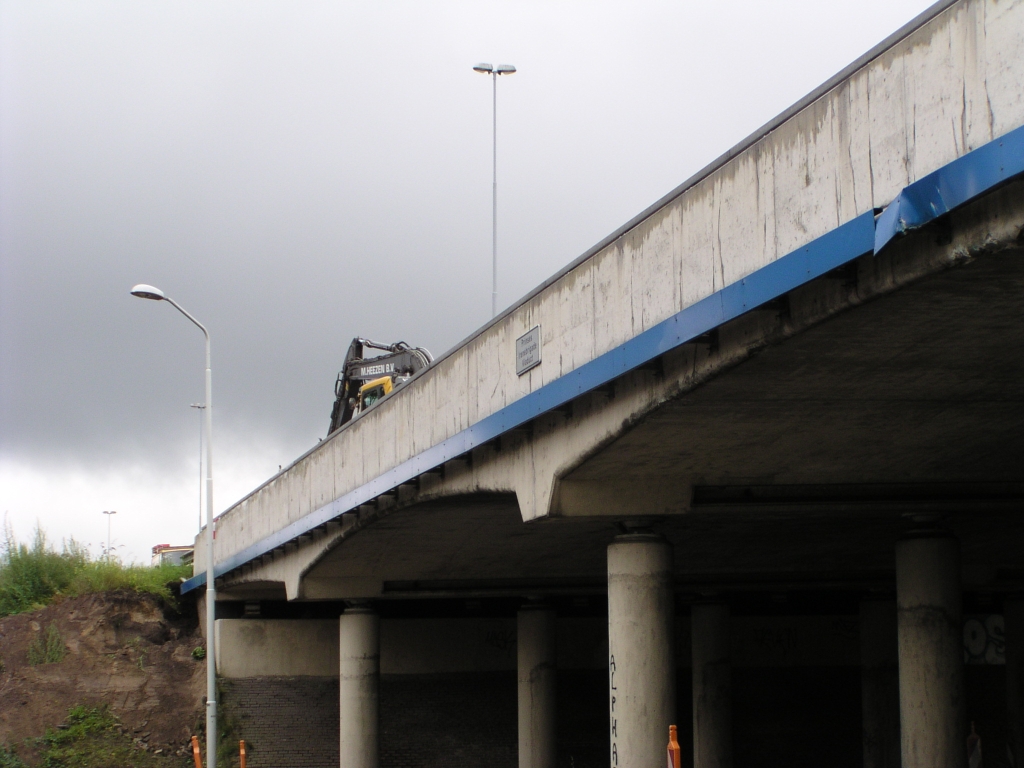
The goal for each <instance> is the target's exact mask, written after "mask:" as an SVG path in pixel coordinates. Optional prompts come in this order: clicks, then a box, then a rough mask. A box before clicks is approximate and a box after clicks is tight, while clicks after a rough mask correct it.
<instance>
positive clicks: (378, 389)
mask: <svg viewBox="0 0 1024 768" xmlns="http://www.w3.org/2000/svg"><path fill="white" fill-rule="evenodd" d="M394 388H395V385H394V384H393V383H392V381H391V377H390V376H381V377H380V378H379V379H374V380H373V381H368V382H366V383H365V384H363V386H361V387H360V388H359V409H358V410H359V411H362V410H364V409H366V408H369V407H370V406H371V405H373V404H374V403H376V402H377V401H378V400H383V399H384V398H385V397H387V396H388V395H390V394H391V390H393V389H394Z"/></svg>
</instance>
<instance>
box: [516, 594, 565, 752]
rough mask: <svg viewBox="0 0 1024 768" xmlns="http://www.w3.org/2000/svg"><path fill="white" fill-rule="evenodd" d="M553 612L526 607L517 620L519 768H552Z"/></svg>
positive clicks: (539, 607) (553, 738)
mask: <svg viewBox="0 0 1024 768" xmlns="http://www.w3.org/2000/svg"><path fill="white" fill-rule="evenodd" d="M555 625H556V621H555V612H554V611H553V610H551V609H550V608H545V607H543V606H539V605H530V606H526V607H525V608H524V609H523V610H521V611H519V614H518V616H517V617H516V630H517V631H516V656H517V667H518V670H517V675H516V677H517V681H516V683H517V688H518V691H517V698H518V711H519V716H518V723H519V768H555V763H556V758H557V756H558V749H557V748H558V744H557V742H556V741H555V733H556V715H557V713H556V690H555V689H556V683H557V680H556V674H557V672H556V666H555V664H556V658H557V651H556V649H555V636H556V632H555Z"/></svg>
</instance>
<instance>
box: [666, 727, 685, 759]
mask: <svg viewBox="0 0 1024 768" xmlns="http://www.w3.org/2000/svg"><path fill="white" fill-rule="evenodd" d="M681 758H682V754H681V753H680V751H679V731H678V729H677V728H676V727H675V726H674V725H670V726H669V727H668V768H679V761H680V759H681Z"/></svg>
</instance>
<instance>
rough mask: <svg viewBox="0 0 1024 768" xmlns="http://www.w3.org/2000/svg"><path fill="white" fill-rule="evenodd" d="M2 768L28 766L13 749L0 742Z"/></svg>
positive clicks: (0, 766)
mask: <svg viewBox="0 0 1024 768" xmlns="http://www.w3.org/2000/svg"><path fill="white" fill-rule="evenodd" d="M0 768H26V766H25V763H24V761H23V760H22V759H21V758H20V757H18V756H17V755H16V754H15V753H14V751H13V750H10V749H8V748H7V747H5V746H4V745H3V744H0Z"/></svg>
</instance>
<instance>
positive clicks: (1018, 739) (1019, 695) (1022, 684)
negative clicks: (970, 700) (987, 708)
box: [1003, 595, 1024, 765]
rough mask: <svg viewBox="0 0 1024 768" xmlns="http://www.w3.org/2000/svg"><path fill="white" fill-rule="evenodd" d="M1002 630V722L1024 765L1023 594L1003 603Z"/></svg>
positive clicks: (1018, 758)
mask: <svg viewBox="0 0 1024 768" xmlns="http://www.w3.org/2000/svg"><path fill="white" fill-rule="evenodd" d="M1003 619H1004V621H1005V632H1006V721H1007V723H1008V724H1009V731H1010V732H1009V734H1007V735H1008V737H1009V744H1010V749H1011V750H1012V752H1013V759H1014V760H1015V761H1016V762H1015V764H1016V765H1024V762H1022V761H1024V595H1014V596H1013V597H1008V598H1007V599H1006V602H1005V603H1004V606H1003Z"/></svg>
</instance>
